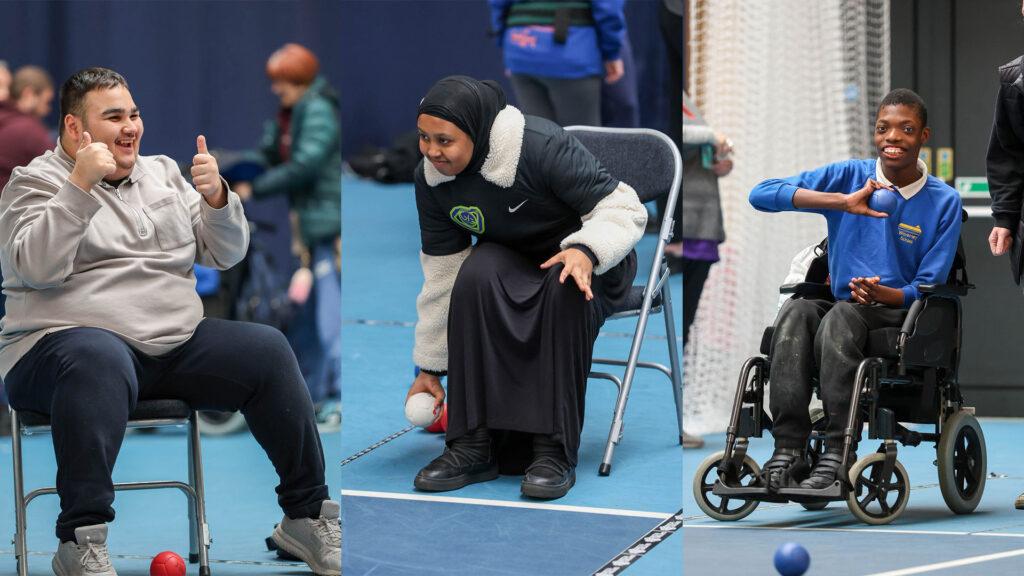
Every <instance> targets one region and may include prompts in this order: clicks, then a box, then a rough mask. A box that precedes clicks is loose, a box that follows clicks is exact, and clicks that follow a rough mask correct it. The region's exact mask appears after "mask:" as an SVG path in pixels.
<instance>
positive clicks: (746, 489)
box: [711, 481, 788, 503]
mask: <svg viewBox="0 0 1024 576" xmlns="http://www.w3.org/2000/svg"><path fill="white" fill-rule="evenodd" d="M711 493H712V494H714V495H715V496H720V497H727V498H736V499H737V500H757V501H759V502H780V503H781V502H787V501H788V500H787V499H786V498H785V497H784V496H779V495H778V494H776V493H774V492H771V491H769V490H768V489H767V488H764V487H762V486H726V485H725V484H722V482H721V481H719V482H715V486H714V487H713V488H712V489H711Z"/></svg>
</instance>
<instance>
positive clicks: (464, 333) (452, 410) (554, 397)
mask: <svg viewBox="0 0 1024 576" xmlns="http://www.w3.org/2000/svg"><path fill="white" fill-rule="evenodd" d="M541 262H543V260H538V259H536V258H531V257H529V256H526V255H524V254H521V253H519V252H516V251H514V250H512V249H510V248H508V247H506V246H502V245H499V244H496V243H493V242H481V243H479V244H477V245H476V247H475V248H473V252H472V253H471V254H470V256H469V258H467V259H466V261H465V262H464V263H463V265H462V268H461V269H460V270H459V275H458V277H457V278H456V280H455V286H454V288H453V289H452V297H451V308H450V311H449V313H448V434H447V440H448V441H449V442H451V441H453V440H456V439H458V438H459V437H461V436H463V435H464V434H466V433H467V432H469V431H471V430H474V429H476V428H478V427H480V426H486V427H488V428H490V429H491V430H493V431H496V432H498V434H499V442H498V454H499V465H500V467H501V469H502V470H503V473H506V474H521V473H522V469H524V468H525V467H526V465H527V464H529V462H530V459H531V457H532V446H531V444H530V442H529V440H530V439H531V437H530V436H529V435H532V434H549V435H553V436H554V438H555V439H556V440H558V441H559V442H561V443H562V445H563V447H564V448H565V455H566V458H567V459H568V461H569V463H570V464H571V465H573V466H575V465H576V462H577V451H578V449H579V443H580V433H581V431H582V429H583V419H584V407H585V399H586V391H587V375H588V374H589V372H590V364H591V360H592V355H593V350H594V340H595V339H596V338H597V334H598V330H599V329H600V327H601V325H602V324H603V323H604V319H605V318H606V317H607V316H608V314H609V313H610V312H611V311H612V310H613V309H615V308H616V307H617V306H618V304H619V303H620V302H621V299H623V298H624V297H625V296H626V295H627V294H628V290H629V287H630V286H631V285H632V283H633V278H634V276H635V275H636V254H635V253H630V255H629V256H627V257H626V258H625V259H624V260H623V261H622V262H621V263H619V265H617V266H616V267H614V268H612V269H611V270H609V271H608V272H606V273H604V274H602V275H601V276H596V275H595V276H593V278H592V283H591V288H592V290H593V292H594V299H593V300H591V301H590V302H587V301H586V299H585V298H584V296H583V293H582V292H581V291H580V289H579V288H578V287H577V286H576V283H575V282H574V281H573V280H572V278H568V279H566V281H565V283H564V284H563V283H559V282H558V277H559V274H560V273H561V271H562V265H561V264H559V265H556V266H554V267H552V268H549V269H548V270H541V269H540V267H539V264H540V263H541ZM524 445H525V446H524Z"/></svg>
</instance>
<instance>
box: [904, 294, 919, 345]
mask: <svg viewBox="0 0 1024 576" xmlns="http://www.w3.org/2000/svg"><path fill="white" fill-rule="evenodd" d="M923 287H924V286H920V287H918V289H919V290H920V289H921V288H923ZM923 309H924V298H920V299H918V300H914V303H913V304H911V305H910V310H909V311H908V312H907V317H906V318H904V319H903V326H902V327H901V328H900V349H902V348H903V342H904V340H906V338H907V336H909V335H910V333H911V332H913V331H914V324H915V323H916V322H917V317H918V316H920V315H921V310H923Z"/></svg>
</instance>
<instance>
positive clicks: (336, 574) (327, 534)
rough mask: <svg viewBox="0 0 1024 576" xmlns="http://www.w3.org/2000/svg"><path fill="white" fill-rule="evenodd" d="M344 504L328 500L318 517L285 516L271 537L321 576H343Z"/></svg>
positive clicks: (321, 506)
mask: <svg viewBox="0 0 1024 576" xmlns="http://www.w3.org/2000/svg"><path fill="white" fill-rule="evenodd" d="M340 512H341V507H340V506H339V505H338V503H337V502H335V501H334V500H324V502H323V504H321V505H320V517H319V518H317V519H316V520H311V519H309V518H299V519H297V520H292V519H291V518H289V517H288V516H285V517H284V519H283V520H281V523H280V524H278V525H277V528H275V529H274V534H273V535H272V536H271V538H273V539H274V542H276V543H277V545H278V547H280V548H281V549H282V550H284V551H285V552H288V553H289V554H291V555H292V556H295V557H296V558H298V559H300V560H302V561H303V562H305V563H306V564H308V565H309V567H310V569H311V570H313V573H314V574H316V575H317V576H341V524H339V522H338V517H339V513H340Z"/></svg>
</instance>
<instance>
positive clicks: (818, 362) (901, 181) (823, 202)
mask: <svg viewBox="0 0 1024 576" xmlns="http://www.w3.org/2000/svg"><path fill="white" fill-rule="evenodd" d="M929 135H930V130H929V129H928V127H927V109H926V107H925V104H924V102H923V101H922V100H921V98H920V97H919V96H918V95H917V94H915V93H914V92H912V91H910V90H906V89H897V90H893V91H892V92H890V93H889V94H888V95H886V97H885V98H884V99H883V100H882V102H881V104H880V105H879V108H878V113H877V117H876V122H875V130H874V142H875V146H876V148H877V150H878V159H877V160H849V161H845V162H838V163H835V164H830V165H827V166H824V167H822V168H818V169H816V170H812V171H809V172H804V173H801V174H799V175H796V176H793V177H790V178H786V179H781V180H780V179H773V180H765V181H764V182H762V183H760V184H758V185H757V186H756V187H755V188H754V189H753V190H752V191H751V192H750V203H751V204H752V205H753V206H754V207H755V208H756V209H758V210H760V211H764V212H780V211H792V210H797V211H808V212H815V213H819V214H821V215H823V216H824V217H825V219H826V220H827V225H828V245H829V247H830V249H829V253H828V267H829V270H830V272H831V273H830V287H831V296H832V297H833V298H834V301H833V300H832V299H831V298H825V299H810V298H799V297H796V298H793V299H790V300H789V301H788V302H787V303H786V304H785V305H784V306H783V308H782V310H781V311H780V313H779V316H778V319H777V320H776V324H775V327H774V331H773V334H772V339H771V354H770V357H771V365H770V369H769V373H770V374H771V387H770V394H769V405H770V409H771V413H772V416H773V425H772V435H773V436H774V438H775V451H774V453H773V454H772V456H771V458H770V459H769V460H768V461H767V462H766V463H765V465H764V467H763V469H762V472H761V482H762V485H763V486H764V487H767V488H768V490H769V492H775V491H778V490H779V489H782V488H803V489H811V490H818V489H824V488H827V487H829V486H831V485H833V483H834V482H835V481H836V479H837V478H841V477H845V476H846V474H847V473H848V470H849V466H850V465H851V463H852V462H854V461H855V460H856V457H855V456H854V455H853V450H854V449H855V448H856V441H857V438H856V437H855V438H854V439H853V444H852V445H851V447H850V454H849V456H848V457H847V458H846V459H845V462H846V464H845V466H844V464H843V463H844V458H843V444H844V429H845V428H846V426H847V419H848V417H849V414H850V410H851V393H852V390H853V386H854V376H855V373H856V371H857V368H858V365H859V364H860V362H861V360H863V359H864V358H865V352H866V349H867V343H868V333H869V332H870V331H872V330H875V329H878V328H885V327H899V326H901V325H902V323H903V320H904V318H905V317H906V314H907V308H909V307H910V306H911V304H913V303H914V302H915V301H916V300H918V298H920V297H921V294H920V292H919V290H918V287H919V286H921V285H926V284H942V283H944V282H945V281H946V278H947V276H948V274H949V270H950V267H951V265H952V263H953V258H954V255H955V254H956V250H957V242H958V239H959V237H960V225H961V205H960V198H959V195H958V194H957V192H956V191H955V190H954V189H953V188H951V187H949V186H948V185H946V184H945V183H943V182H942V181H941V180H939V179H937V178H935V177H932V176H928V172H927V167H926V166H925V165H924V163H923V162H921V161H920V160H918V153H919V151H920V148H921V146H922V145H923V144H924V143H925V142H927V141H928V138H929ZM883 188H884V189H888V190H889V192H888V193H891V194H893V195H894V196H895V208H892V209H890V210H891V213H888V214H886V213H883V212H878V211H876V210H873V209H871V208H870V207H869V204H868V201H869V199H870V198H871V196H872V194H873V193H874V192H875V191H876V190H879V189H883ZM883 193H886V192H883ZM815 375H817V376H818V379H819V383H820V397H821V400H822V402H823V403H824V408H825V411H826V415H827V417H826V424H825V434H826V442H825V446H824V452H823V453H821V454H820V455H819V456H818V457H817V458H816V462H813V463H812V461H811V460H809V458H808V454H807V446H808V439H809V437H810V435H811V432H812V423H811V419H810V416H809V413H808V405H809V403H810V401H811V394H812V380H813V377H814V376H815Z"/></svg>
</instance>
